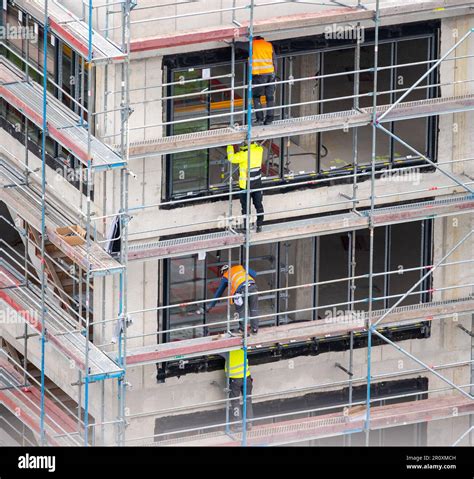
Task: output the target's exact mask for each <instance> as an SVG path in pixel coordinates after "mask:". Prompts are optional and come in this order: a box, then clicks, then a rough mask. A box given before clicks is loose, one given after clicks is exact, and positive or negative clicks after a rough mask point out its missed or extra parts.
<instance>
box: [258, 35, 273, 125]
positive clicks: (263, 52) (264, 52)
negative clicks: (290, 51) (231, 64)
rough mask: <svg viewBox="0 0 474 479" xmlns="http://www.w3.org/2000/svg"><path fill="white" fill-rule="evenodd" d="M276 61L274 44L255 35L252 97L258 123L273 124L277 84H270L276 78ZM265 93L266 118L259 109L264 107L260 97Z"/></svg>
mask: <svg viewBox="0 0 474 479" xmlns="http://www.w3.org/2000/svg"><path fill="white" fill-rule="evenodd" d="M275 65H276V61H275V51H274V50H273V45H272V44H271V43H270V42H267V41H266V40H265V39H264V38H263V37H259V36H257V37H255V39H254V40H253V43H252V99H253V107H254V108H255V110H256V111H255V117H256V120H257V125H259V124H260V125H261V124H262V123H263V124H265V125H271V124H272V123H273V117H274V113H275V110H274V109H273V107H274V106H275V90H276V88H275V85H274V84H273V85H268V83H274V82H275V79H276V68H275ZM263 95H265V98H266V101H267V108H268V109H267V111H266V112H267V114H266V117H265V120H264V118H263V111H258V110H260V109H261V108H262V103H261V101H260V98H261V97H262V96H263Z"/></svg>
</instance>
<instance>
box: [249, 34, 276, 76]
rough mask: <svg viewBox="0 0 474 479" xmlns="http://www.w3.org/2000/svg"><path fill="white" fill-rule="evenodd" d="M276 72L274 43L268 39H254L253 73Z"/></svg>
mask: <svg viewBox="0 0 474 479" xmlns="http://www.w3.org/2000/svg"><path fill="white" fill-rule="evenodd" d="M268 73H275V66H274V65H273V45H272V44H271V43H270V42H267V41H266V40H254V41H253V44H252V75H265V74H268Z"/></svg>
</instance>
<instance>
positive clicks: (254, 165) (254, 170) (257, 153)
mask: <svg viewBox="0 0 474 479" xmlns="http://www.w3.org/2000/svg"><path fill="white" fill-rule="evenodd" d="M247 153H248V152H247V150H244V151H239V152H238V153H234V147H233V146H232V145H229V146H228V147H227V159H228V160H229V161H230V162H231V163H238V164H239V187H240V189H241V190H245V189H247V179H248V178H247V164H248V159H247V156H248V155H247ZM262 161H263V146H259V145H257V143H252V144H251V145H250V187H253V186H254V184H253V183H254V182H256V181H257V180H260V179H261V178H262Z"/></svg>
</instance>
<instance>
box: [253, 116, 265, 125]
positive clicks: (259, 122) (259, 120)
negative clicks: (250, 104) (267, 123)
mask: <svg viewBox="0 0 474 479" xmlns="http://www.w3.org/2000/svg"><path fill="white" fill-rule="evenodd" d="M263 123H264V121H263V116H260V115H257V117H256V118H255V123H254V125H255V126H260V125H263Z"/></svg>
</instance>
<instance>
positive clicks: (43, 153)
mask: <svg viewBox="0 0 474 479" xmlns="http://www.w3.org/2000/svg"><path fill="white" fill-rule="evenodd" d="M48 6H49V5H48V0H46V1H45V10H44V29H43V125H42V130H43V131H42V133H43V134H42V137H41V312H40V315H41V405H40V408H41V416H40V443H41V445H42V446H44V445H46V433H45V379H46V377H45V366H46V362H45V359H46V358H45V354H46V265H45V262H44V258H45V243H46V138H47V135H48V97H47V94H48V25H49V21H48ZM25 341H26V337H25Z"/></svg>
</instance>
